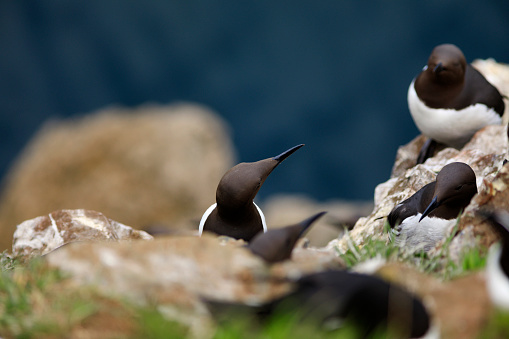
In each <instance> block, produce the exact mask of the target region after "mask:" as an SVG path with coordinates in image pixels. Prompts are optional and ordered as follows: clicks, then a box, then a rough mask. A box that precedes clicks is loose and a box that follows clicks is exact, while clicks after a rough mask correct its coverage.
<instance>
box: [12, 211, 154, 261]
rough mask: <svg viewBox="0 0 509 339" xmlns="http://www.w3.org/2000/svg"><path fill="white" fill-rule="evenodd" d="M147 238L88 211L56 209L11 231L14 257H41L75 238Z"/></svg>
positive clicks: (129, 228) (147, 237)
mask: <svg viewBox="0 0 509 339" xmlns="http://www.w3.org/2000/svg"><path fill="white" fill-rule="evenodd" d="M137 239H143V240H151V239H152V236H151V235H149V234H148V233H146V232H144V231H137V230H134V229H132V228H131V227H129V226H126V225H122V224H121V223H118V222H116V221H114V220H111V219H108V218H106V217H105V216H104V215H103V214H102V213H99V212H95V211H89V210H60V211H55V212H52V213H50V214H48V215H44V216H40V217H37V218H34V219H31V220H27V221H24V222H22V223H21V224H19V225H18V227H17V229H16V232H14V241H13V245H12V253H13V255H15V256H19V255H22V256H29V257H32V256H41V255H45V254H48V253H50V252H51V251H53V250H55V249H57V248H59V247H61V246H63V245H66V244H68V243H71V242H76V241H91V240H94V241H120V240H137Z"/></svg>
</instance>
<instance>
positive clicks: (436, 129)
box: [407, 44, 505, 163]
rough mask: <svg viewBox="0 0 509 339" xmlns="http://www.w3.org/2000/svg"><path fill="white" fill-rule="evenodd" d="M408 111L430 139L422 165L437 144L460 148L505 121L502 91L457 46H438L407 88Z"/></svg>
mask: <svg viewBox="0 0 509 339" xmlns="http://www.w3.org/2000/svg"><path fill="white" fill-rule="evenodd" d="M407 99H408V108H409V110H410V113H411V115H412V118H413V120H414V122H415V124H416V125H417V128H418V129H419V130H420V131H421V133H422V134H423V135H425V136H427V137H428V138H430V139H431V140H430V141H429V142H427V143H426V144H425V147H423V149H422V150H421V153H420V154H419V157H418V161H417V163H422V162H424V161H425V160H426V158H427V157H428V156H430V155H431V154H432V151H431V150H430V148H433V147H435V146H436V142H438V143H441V144H445V145H446V146H450V147H454V148H457V149H459V148H461V147H463V146H464V145H465V143H467V142H468V141H469V140H470V139H471V138H472V136H473V135H474V134H475V132H477V131H478V130H479V129H481V128H483V127H484V126H487V125H496V124H500V123H501V122H502V115H503V113H504V109H505V104H504V101H503V99H502V95H501V94H500V92H499V91H498V90H497V89H496V88H495V87H494V86H493V85H492V84H491V83H489V82H488V81H487V80H486V79H485V78H484V76H483V75H482V74H481V73H479V71H477V70H476V69H475V68H474V67H472V66H471V65H470V64H468V63H467V62H466V59H465V56H464V55H463V52H462V51H461V50H460V49H459V48H458V47H457V46H455V45H452V44H442V45H438V46H436V47H435V48H434V49H433V51H432V53H431V55H430V56H429V59H428V63H427V65H426V66H424V68H423V70H422V71H421V72H420V73H419V74H418V75H417V76H416V77H415V78H414V79H413V80H412V83H411V84H410V87H409V88H408V98H407Z"/></svg>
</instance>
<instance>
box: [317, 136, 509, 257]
mask: <svg viewBox="0 0 509 339" xmlns="http://www.w3.org/2000/svg"><path fill="white" fill-rule="evenodd" d="M419 143H422V139H421V138H416V139H414V140H413V141H411V142H410V144H409V145H406V146H403V147H401V148H400V149H399V150H398V154H397V157H396V162H395V166H394V168H393V171H392V173H393V175H394V177H393V178H391V179H389V180H388V181H387V182H385V183H382V184H380V185H378V186H377V187H376V189H375V207H374V209H373V212H372V213H371V214H370V215H369V216H367V217H365V218H360V219H359V221H357V223H356V224H355V226H354V228H353V230H352V231H351V232H350V238H351V239H352V240H353V241H354V242H355V243H356V244H357V245H361V246H362V244H363V242H364V240H365V239H366V238H367V237H378V238H382V239H387V235H386V234H384V233H383V226H384V223H385V221H386V217H387V215H388V214H389V212H390V211H391V210H392V209H393V208H394V206H395V205H396V204H397V203H399V202H401V201H403V200H405V199H407V198H409V197H410V196H411V195H412V194H414V193H415V192H417V190H419V189H420V188H422V187H423V186H424V185H425V184H427V183H429V182H431V181H433V180H435V178H436V174H437V173H438V172H439V171H440V170H441V169H442V167H444V166H445V165H446V164H448V163H451V162H455V161H460V162H464V163H467V164H468V165H470V167H472V169H473V170H474V172H475V174H476V177H477V187H478V191H479V194H478V195H476V196H474V198H473V199H472V202H471V203H470V205H469V206H468V207H467V208H466V209H465V212H464V213H463V215H462V216H461V218H460V226H459V230H460V231H461V230H462V229H464V228H465V227H467V225H465V223H466V222H467V220H469V218H472V217H471V215H472V214H474V211H476V210H477V209H478V208H479V207H481V206H482V205H485V204H486V202H484V200H486V199H491V196H489V194H490V193H487V192H489V191H490V190H492V188H490V187H492V183H495V185H498V186H499V187H500V191H504V189H503V188H505V187H506V186H505V185H506V181H505V180H506V178H505V176H504V173H506V172H505V171H506V169H505V168H504V170H503V171H500V172H499V173H498V174H497V172H498V171H499V169H500V168H501V166H502V162H503V160H504V157H505V155H506V150H507V146H508V145H507V144H508V140H507V134H506V126H487V127H485V128H483V129H481V130H480V131H478V132H477V133H476V134H475V135H474V136H473V138H472V140H471V141H470V142H469V143H468V144H466V145H465V147H463V149H462V150H461V151H459V150H456V149H453V148H445V149H443V150H442V151H440V152H438V153H437V154H436V155H435V156H434V157H432V158H429V159H428V160H426V162H425V163H424V164H420V165H416V166H414V167H409V166H410V165H409V164H410V163H411V162H410V161H409V159H415V158H416V156H417V152H418V149H419V147H418V146H417V145H418V144H419ZM507 173H508V178H507V180H509V171H508V172H507ZM508 183H509V181H508ZM500 194H501V195H500V200H501V201H500V203H498V204H494V205H493V206H492V207H496V208H506V207H507V206H506V205H509V204H508V203H503V202H502V200H503V197H502V196H505V195H506V194H509V191H507V193H500ZM480 200H483V202H481V201H480ZM506 201H509V200H506ZM463 220H465V221H463ZM469 222H470V221H469ZM478 232H481V233H483V234H487V233H489V231H487V230H485V227H484V226H483V227H481V228H480V229H479V231H473V233H474V235H477V234H480V233H478ZM464 234H465V232H464V233H463V235H462V237H461V239H464V241H462V240H460V239H459V238H458V239H456V242H455V244H454V248H455V251H456V252H457V253H456V257H459V252H460V251H461V250H462V249H463V248H464V247H467V246H475V245H474V244H472V239H473V237H471V236H464ZM490 239H491V240H490V241H489V242H490V243H491V242H493V239H494V238H490ZM347 245H348V239H347V238H346V237H343V238H342V239H338V240H333V241H331V242H329V244H328V245H327V248H328V249H330V250H333V249H337V250H339V251H340V252H342V253H344V252H345V251H346V250H347V247H348V246H347ZM458 251H459V252H458Z"/></svg>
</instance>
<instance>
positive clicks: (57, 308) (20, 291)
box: [0, 230, 509, 339]
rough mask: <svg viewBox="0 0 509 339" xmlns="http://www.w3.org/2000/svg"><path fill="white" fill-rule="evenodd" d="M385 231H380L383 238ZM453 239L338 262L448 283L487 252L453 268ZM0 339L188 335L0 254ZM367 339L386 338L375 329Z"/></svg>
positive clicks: (369, 250)
mask: <svg viewBox="0 0 509 339" xmlns="http://www.w3.org/2000/svg"><path fill="white" fill-rule="evenodd" d="M386 231H387V230H386ZM451 240H452V236H451V237H449V238H448V239H447V240H446V241H445V243H444V245H443V247H442V250H441V251H440V252H439V253H438V254H437V255H436V256H433V257H429V256H427V255H426V254H424V253H422V252H421V253H417V254H410V253H408V252H405V251H404V250H402V249H401V248H400V247H398V246H396V245H395V244H394V243H393V242H392V241H390V239H389V240H384V239H375V238H372V239H368V240H367V241H366V242H365V244H364V245H363V246H357V245H355V244H354V243H353V242H351V244H350V246H349V249H348V251H347V252H346V253H344V254H341V257H342V258H343V259H344V261H345V263H346V264H347V265H348V266H349V267H352V266H355V265H356V264H358V263H360V262H363V261H365V260H367V259H371V258H375V257H382V258H384V259H386V260H387V261H399V262H406V263H409V264H410V265H413V266H415V267H417V268H418V269H419V270H421V271H423V272H425V273H429V274H433V275H435V276H439V277H442V278H444V279H450V278H453V277H456V276H459V275H462V274H465V272H471V271H475V270H479V269H482V268H483V267H484V266H485V262H486V260H485V256H486V249H477V248H474V249H470V250H468V251H466V252H465V253H463V256H462V258H461V260H460V261H459V262H454V261H453V260H451V258H450V256H449V247H450V243H451ZM0 275H1V276H0V337H2V338H21V339H24V338H27V339H28V338H69V337H71V338H72V337H93V338H99V339H100V338H133V339H134V338H187V337H189V336H190V329H189V328H187V327H185V326H183V325H180V324H177V323H175V322H172V321H168V320H167V319H165V317H164V316H163V315H162V314H161V313H160V312H159V311H158V310H157V305H149V306H145V307H140V306H136V305H133V304H131V303H129V302H127V301H125V300H119V299H115V298H113V297H111V296H104V295H102V294H100V293H99V292H97V291H95V290H94V289H92V288H86V287H82V286H81V287H80V286H75V285H74V284H73V283H72V280H71V279H69V277H68V276H66V275H65V274H62V273H61V272H60V271H58V270H56V269H52V268H49V267H47V266H46V264H45V263H44V261H43V260H38V259H35V260H31V261H29V262H23V261H20V260H18V259H17V258H11V257H10V256H9V255H7V254H6V253H5V252H4V253H1V254H0ZM508 324H509V314H507V313H502V312H496V313H494V314H493V316H492V317H491V318H490V323H489V324H488V325H487V326H486V328H485V329H484V331H483V332H482V333H481V338H492V337H508V336H507V334H508V333H509V325H508ZM343 325H344V326H342V327H341V328H340V329H339V330H336V331H326V330H323V329H318V328H317V327H316V326H314V325H312V324H306V323H301V322H300V321H299V320H298V318H297V317H296V315H295V314H293V313H279V314H276V315H274V316H272V317H271V318H269V319H268V321H267V322H264V323H263V325H261V324H259V323H253V321H252V319H249V320H248V319H247V318H245V317H234V316H232V317H230V318H228V319H227V320H226V321H224V322H221V323H220V324H219V325H218V328H217V330H216V332H215V334H214V335H213V338H214V339H234V338H246V339H250V338H253V339H254V338H262V339H272V338H278V339H284V338H291V339H300V338H310V337H319V338H325V339H329V338H355V337H358V331H357V328H356V326H355V325H353V324H348V323H345V324H343ZM372 337H373V338H391V337H394V335H391V332H387V331H386V330H383V329H381V330H380V331H378V332H377V333H376V334H374V335H373V336H372Z"/></svg>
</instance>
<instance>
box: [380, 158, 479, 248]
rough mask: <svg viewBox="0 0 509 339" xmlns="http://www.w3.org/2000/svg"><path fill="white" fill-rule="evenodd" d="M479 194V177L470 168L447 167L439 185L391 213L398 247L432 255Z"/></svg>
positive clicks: (423, 190)
mask: <svg viewBox="0 0 509 339" xmlns="http://www.w3.org/2000/svg"><path fill="white" fill-rule="evenodd" d="M476 193H477V185H476V178H475V173H474V171H473V170H472V168H470V166H468V165H467V164H465V163H462V162H453V163H450V164H448V165H446V166H444V167H443V168H442V170H441V171H440V172H439V173H438V175H437V178H436V180H435V181H433V182H431V183H429V184H427V185H425V186H424V187H423V188H421V189H420V190H419V191H417V192H416V193H415V194H414V195H412V196H411V197H410V198H408V199H406V200H404V201H403V202H401V203H399V204H397V205H396V206H395V207H394V208H393V209H392V211H391V212H390V213H389V216H388V217H387V219H388V222H389V225H390V226H391V228H393V233H395V234H396V243H398V244H401V245H405V246H407V247H409V248H411V249H413V250H424V251H429V250H430V249H431V248H433V247H434V246H435V245H436V243H437V242H438V241H440V240H441V239H443V238H444V237H445V236H446V234H447V232H448V231H449V230H450V228H451V227H452V226H453V225H454V224H455V222H456V218H457V217H458V215H459V214H460V212H461V211H462V210H463V209H464V208H465V207H467V206H468V204H469V203H470V200H471V199H472V197H473V196H474V195H475V194H476Z"/></svg>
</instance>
